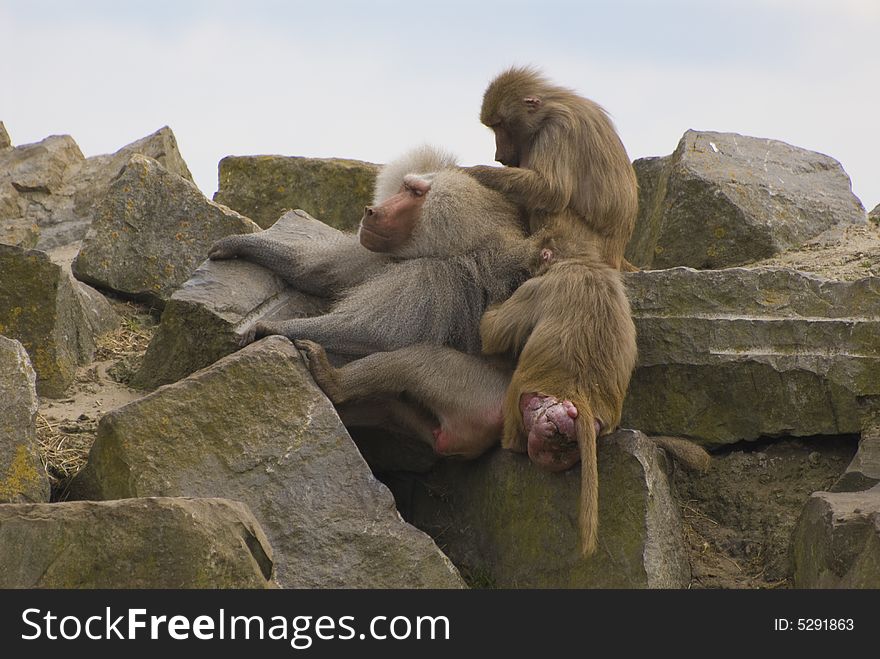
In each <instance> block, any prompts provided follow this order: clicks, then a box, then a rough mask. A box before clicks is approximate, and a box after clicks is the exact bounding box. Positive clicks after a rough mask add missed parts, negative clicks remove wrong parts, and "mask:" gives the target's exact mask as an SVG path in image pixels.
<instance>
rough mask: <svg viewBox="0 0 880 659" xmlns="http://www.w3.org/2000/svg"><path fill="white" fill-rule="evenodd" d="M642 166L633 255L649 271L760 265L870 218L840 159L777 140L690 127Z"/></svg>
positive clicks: (630, 256) (637, 165)
mask: <svg viewBox="0 0 880 659" xmlns="http://www.w3.org/2000/svg"><path fill="white" fill-rule="evenodd" d="M634 167H635V169H636V174H637V177H638V179H639V187H640V190H641V192H640V197H639V216H638V219H637V220H636V227H635V231H634V233H633V238H632V240H631V241H630V244H629V246H628V248H627V251H626V257H627V258H628V259H629V260H630V262H632V263H634V264H635V265H637V266H639V267H642V268H654V269H660V268H669V267H674V266H680V265H684V266H690V267H694V268H723V267H729V266H735V265H742V264H746V263H752V262H754V261H757V260H760V259H764V258H768V257H770V256H773V255H774V254H777V253H779V252H782V251H784V250H786V249H788V248H791V247H795V246H797V245H800V244H801V243H803V242H804V241H805V240H807V239H809V238H811V237H813V236H816V235H818V234H819V233H821V232H822V231H825V230H826V229H828V228H830V227H832V226H836V225H839V224H841V225H843V224H849V223H864V220H865V210H864V208H863V207H862V204H861V202H859V200H858V199H857V198H856V197H855V196H854V195H853V193H852V186H851V184H850V180H849V177H848V176H847V175H846V173H845V172H844V171H843V168H842V167H841V166H840V163H838V162H837V161H836V160H834V159H833V158H829V157H828V156H825V155H822V154H820V153H815V152H813V151H807V150H805V149H800V148H798V147H794V146H791V145H788V144H785V143H784V142H778V141H776V140H766V139H758V138H755V137H745V136H742V135H737V134H735V133H712V132H698V131H693V130H689V131H687V132H686V133H685V134H684V136H683V137H682V139H681V141H680V142H679V143H678V147H677V148H676V150H675V152H674V153H673V154H672V155H670V156H666V157H664V158H648V159H645V160H637V161H636V162H635V163H634Z"/></svg>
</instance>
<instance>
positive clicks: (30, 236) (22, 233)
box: [0, 193, 40, 249]
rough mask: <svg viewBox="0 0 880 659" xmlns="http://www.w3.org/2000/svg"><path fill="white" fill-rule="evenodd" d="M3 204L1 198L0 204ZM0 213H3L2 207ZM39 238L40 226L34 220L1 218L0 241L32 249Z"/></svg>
mask: <svg viewBox="0 0 880 659" xmlns="http://www.w3.org/2000/svg"><path fill="white" fill-rule="evenodd" d="M0 194H2V193H0ZM2 204H3V199H2V198H0V206H2ZM0 213H2V208H0ZM4 214H5V213H4ZM39 240H40V227H38V226H37V225H36V224H34V223H33V222H32V221H30V220H27V219H25V218H23V217H19V218H15V219H9V220H0V243H3V244H4V245H16V246H18V247H24V248H25V249H32V248H34V247H36V246H37V242H38V241H39Z"/></svg>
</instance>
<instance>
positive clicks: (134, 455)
mask: <svg viewBox="0 0 880 659" xmlns="http://www.w3.org/2000/svg"><path fill="white" fill-rule="evenodd" d="M72 489H73V491H74V496H80V497H83V496H85V497H89V498H98V499H116V498H127V497H143V496H195V497H202V496H218V495H222V496H224V497H228V498H231V499H235V500H238V501H242V502H244V503H246V504H248V506H249V507H250V508H251V510H252V511H253V512H254V515H255V516H256V517H257V519H258V520H260V523H261V524H262V526H263V528H264V529H265V531H266V534H267V536H268V537H269V540H270V542H271V544H272V548H273V549H274V551H275V568H276V576H277V581H278V583H279V584H281V585H282V586H284V587H311V588H314V587H351V588H356V587H359V588H364V587H365V588H379V587H384V588H390V587H395V588H409V587H435V588H439V587H451V588H456V587H461V586H462V585H463V584H462V581H461V578H460V577H459V575H458V573H457V571H456V570H455V568H454V567H453V566H452V564H451V563H450V562H449V560H448V559H447V558H446V557H445V556H444V555H443V554H442V553H441V552H440V551H439V550H438V549H437V547H436V545H434V543H433V542H432V541H431V539H430V538H429V537H428V536H426V535H425V534H423V533H422V532H420V531H418V530H416V529H415V528H413V527H411V526H409V525H408V524H406V523H405V522H403V520H402V519H401V518H400V516H399V515H398V513H397V510H396V509H395V507H394V500H393V498H392V497H391V493H390V492H389V491H388V490H387V488H386V487H385V486H384V485H382V484H381V483H379V482H378V481H376V480H375V479H374V478H373V476H372V474H371V473H370V470H369V468H368V467H367V465H366V463H365V462H364V460H363V458H361V456H360V454H359V453H358V451H357V449H356V448H355V446H354V444H353V443H352V441H351V439H350V438H349V436H348V434H347V433H346V431H345V428H343V426H342V423H341V422H340V420H339V417H338V416H337V415H336V413H335V411H334V410H333V407H332V406H331V405H330V403H329V401H328V400H327V399H326V397H325V396H324V395H323V393H322V392H321V391H320V389H318V388H317V387H316V386H315V384H314V382H313V381H312V379H311V376H310V375H309V372H308V370H307V368H306V367H305V365H304V363H303V361H302V358H301V357H300V355H299V353H298V352H297V350H296V349H295V348H294V347H293V345H292V344H291V343H290V341H288V340H287V339H286V338H283V337H279V336H273V337H268V338H266V339H264V340H262V341H259V342H257V343H254V344H252V345H250V346H248V347H247V348H244V349H243V350H241V351H239V352H237V353H235V354H234V355H230V356H228V357H225V358H223V359H222V360H220V361H219V362H217V363H216V364H214V365H212V366H210V367H208V368H207V369H204V370H202V371H199V372H198V373H196V374H194V375H192V376H191V377H189V378H187V379H185V380H182V381H180V382H177V383H175V384H171V385H167V386H165V387H162V388H160V389H158V390H157V391H155V392H153V393H152V394H150V395H148V396H146V397H144V398H141V399H139V400H137V401H134V402H132V403H129V404H128V405H125V406H123V407H121V408H118V409H116V410H114V411H111V412H109V413H108V414H107V415H105V416H104V417H103V418H102V419H101V422H100V424H99V426H98V433H97V438H96V440H95V443H94V445H93V447H92V450H91V453H90V455H89V461H88V464H87V466H86V467H85V468H84V470H83V472H81V473H80V475H79V476H78V478H77V483H75V484H74V486H73V488H72Z"/></svg>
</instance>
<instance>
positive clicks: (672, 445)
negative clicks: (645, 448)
mask: <svg viewBox="0 0 880 659" xmlns="http://www.w3.org/2000/svg"><path fill="white" fill-rule="evenodd" d="M651 439H653V440H654V443H655V444H657V446H659V447H660V448H662V449H663V450H665V451H666V452H667V453H669V455H671V456H672V457H673V458H674V459H675V460H676V461H677V462H679V463H681V465H682V466H683V467H684V468H685V469H687V470H688V471H697V472H704V471H706V470H707V469H708V468H709V463H710V462H711V460H712V458H711V457H710V456H709V454H708V453H707V452H706V450H705V449H704V448H703V447H702V446H699V445H698V444H695V443H694V442H692V441H689V440H687V439H684V438H682V437H667V436H665V435H657V436H652V437H651Z"/></svg>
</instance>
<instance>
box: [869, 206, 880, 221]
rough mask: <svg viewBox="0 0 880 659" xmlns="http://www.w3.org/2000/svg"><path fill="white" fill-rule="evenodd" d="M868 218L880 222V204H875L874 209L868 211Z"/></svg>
mask: <svg viewBox="0 0 880 659" xmlns="http://www.w3.org/2000/svg"><path fill="white" fill-rule="evenodd" d="M868 220H870V221H871V222H873V223H874V224H880V204H877V205H876V206H874V210H872V211H871V212H870V213H868Z"/></svg>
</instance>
